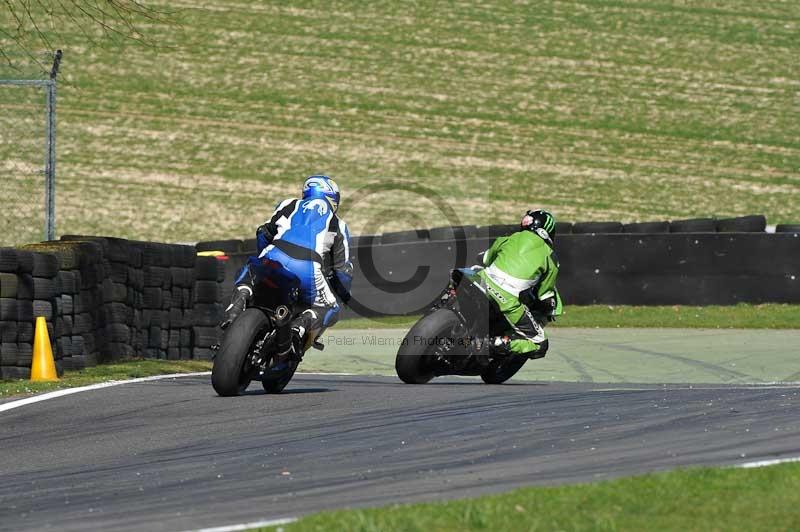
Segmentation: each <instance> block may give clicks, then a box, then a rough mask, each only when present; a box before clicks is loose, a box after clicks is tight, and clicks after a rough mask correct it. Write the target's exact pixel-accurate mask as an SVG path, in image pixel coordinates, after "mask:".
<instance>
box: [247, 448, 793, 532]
mask: <svg viewBox="0 0 800 532" xmlns="http://www.w3.org/2000/svg"><path fill="white" fill-rule="evenodd" d="M798 504H800V464H796V463H795V464H783V465H778V466H772V467H767V468H761V469H712V468H701V469H689V470H678V471H673V472H669V473H659V474H650V475H644V476H638V477H630V478H623V479H618V480H613V481H608V482H599V483H595V484H577V485H571V486H559V487H549V488H523V489H519V490H515V491H512V492H509V493H504V494H500V495H491V496H485V497H480V498H476V499H465V500H456V501H449V502H444V503H435V504H414V505H403V506H392V507H388V508H376V509H368V510H347V511H335V512H324V513H320V514H316V515H312V516H309V517H306V518H303V519H301V520H299V521H298V522H296V523H293V524H290V525H283V526H281V527H280V528H282V529H283V530H284V531H285V532H304V531H322V530H353V531H356V530H357V531H380V530H404V531H416V530H419V531H428V530H436V531H441V532H444V531H451V530H452V531H462V530H506V531H516V530H525V531H531V530H593V531H602V530H615V531H616V530H765V529H769V530H798V529H800V513H799V512H798V511H797V506H798ZM258 530H263V531H266V530H275V528H261V529H258Z"/></svg>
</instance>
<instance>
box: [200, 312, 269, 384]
mask: <svg viewBox="0 0 800 532" xmlns="http://www.w3.org/2000/svg"><path fill="white" fill-rule="evenodd" d="M268 327H269V318H267V316H266V315H265V314H264V313H263V312H262V311H260V310H258V309H256V308H249V309H247V310H245V311H244V312H242V313H241V314H240V315H239V317H238V318H236V320H234V322H233V323H231V325H230V327H228V328H227V329H226V330H225V336H224V337H223V338H222V343H221V345H220V348H219V351H218V352H217V356H216V357H215V358H214V366H213V368H212V369H211V385H212V386H213V387H214V391H216V392H217V393H218V394H219V395H221V396H223V397H231V396H235V395H239V394H241V393H242V392H244V391H245V390H246V389H247V386H248V385H249V384H250V375H249V372H248V371H246V369H245V365H246V362H247V355H248V354H249V353H250V351H251V350H252V349H253V344H255V342H256V340H258V339H259V338H262V337H263V336H264V335H265V334H266V332H267V331H266V330H267V328H268Z"/></svg>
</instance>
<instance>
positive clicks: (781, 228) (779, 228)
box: [775, 224, 800, 233]
mask: <svg viewBox="0 0 800 532" xmlns="http://www.w3.org/2000/svg"><path fill="white" fill-rule="evenodd" d="M775 232H776V233H800V224H778V225H776V226H775Z"/></svg>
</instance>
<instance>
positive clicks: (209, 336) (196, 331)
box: [192, 327, 221, 347]
mask: <svg viewBox="0 0 800 532" xmlns="http://www.w3.org/2000/svg"><path fill="white" fill-rule="evenodd" d="M220 333H221V331H220V328H219V327H192V338H193V340H194V341H193V346H192V347H211V346H212V345H215V344H216V343H218V342H219V340H220V336H221V334H220Z"/></svg>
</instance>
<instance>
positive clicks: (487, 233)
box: [475, 224, 519, 238]
mask: <svg viewBox="0 0 800 532" xmlns="http://www.w3.org/2000/svg"><path fill="white" fill-rule="evenodd" d="M517 231H519V224H495V225H482V226H481V227H478V229H477V230H476V233H475V236H476V237H478V238H498V237H501V236H508V235H510V234H513V233H516V232H517Z"/></svg>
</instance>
